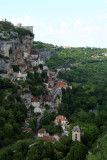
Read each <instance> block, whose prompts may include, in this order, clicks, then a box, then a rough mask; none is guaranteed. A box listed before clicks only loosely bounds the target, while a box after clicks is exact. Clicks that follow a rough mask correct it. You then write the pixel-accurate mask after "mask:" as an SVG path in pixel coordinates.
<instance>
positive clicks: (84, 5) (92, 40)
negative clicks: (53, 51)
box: [0, 0, 107, 48]
mask: <svg viewBox="0 0 107 160" xmlns="http://www.w3.org/2000/svg"><path fill="white" fill-rule="evenodd" d="M2 19H7V20H8V21H11V22H12V23H13V24H14V25H17V23H22V25H24V26H25V25H28V26H30V25H31V26H34V34H35V41H42V42H46V43H52V44H54V45H58V46H71V47H87V46H88V47H100V48H107V0H0V20H2Z"/></svg>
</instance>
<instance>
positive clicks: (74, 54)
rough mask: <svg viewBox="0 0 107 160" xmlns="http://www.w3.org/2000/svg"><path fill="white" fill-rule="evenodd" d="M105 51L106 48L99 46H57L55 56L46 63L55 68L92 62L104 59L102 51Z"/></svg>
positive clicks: (106, 50)
mask: <svg viewBox="0 0 107 160" xmlns="http://www.w3.org/2000/svg"><path fill="white" fill-rule="evenodd" d="M105 52H107V49H106V48H104V49H101V48H90V47H87V48H83V47H81V48H79V47H78V48H73V47H71V48H67V49H64V48H61V47H59V48H57V50H56V56H54V57H51V58H50V59H49V60H48V61H47V65H48V66H49V67H50V68H52V69H56V67H60V66H62V67H70V66H73V64H76V63H82V64H85V63H87V62H88V63H93V62H96V61H103V60H104V61H105V60H107V57H105V56H104V55H103V54H102V53H105Z"/></svg>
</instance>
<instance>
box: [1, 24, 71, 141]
mask: <svg viewBox="0 0 107 160" xmlns="http://www.w3.org/2000/svg"><path fill="white" fill-rule="evenodd" d="M18 27H19V28H23V26H21V25H20V26H19V25H18ZM24 28H26V26H24ZM29 28H30V27H27V29H29ZM30 31H31V28H30ZM27 39H31V38H30V37H29V36H26V37H25V38H24V41H23V44H21V45H23V47H21V48H22V49H23V54H22V55H21V54H20V51H18V53H17V52H16V51H15V52H16V57H15V55H14V54H13V53H14V52H13V48H12V45H11V44H9V45H8V44H7V42H6V41H4V42H2V43H1V42H0V47H1V67H0V70H1V71H2V73H1V74H0V77H1V78H9V79H10V80H11V82H13V83H15V84H20V82H26V80H28V79H29V78H28V75H29V74H31V75H32V76H34V72H35V69H36V72H38V73H39V74H40V75H41V74H45V77H47V80H43V81H44V82H43V84H44V86H45V88H46V91H47V94H45V95H40V96H39V97H38V96H33V95H32V93H31V92H30V90H29V86H25V87H24V88H22V89H21V91H26V92H27V93H26V92H23V95H21V99H22V100H23V102H24V104H25V105H26V108H27V109H28V110H29V111H28V114H27V115H28V117H26V119H25V123H24V125H23V127H22V131H23V132H29V131H31V130H32V129H31V128H29V119H30V118H32V116H34V115H36V116H34V117H33V118H34V119H35V118H36V119H37V123H38V124H37V127H36V126H35V127H36V128H35V137H36V138H37V137H42V138H43V140H46V141H47V140H49V141H51V142H54V141H55V140H59V138H60V137H61V134H60V136H59V135H54V136H53V137H52V136H50V135H49V133H46V130H45V129H39V121H40V118H41V117H42V116H43V113H44V111H45V110H46V107H48V112H49V113H52V112H56V113H58V106H59V104H61V101H62V88H64V89H66V88H67V87H68V85H67V83H66V82H64V81H63V80H60V79H57V74H58V72H59V71H60V70H61V68H57V72H54V71H52V70H49V68H48V66H47V65H46V64H45V59H46V57H44V56H42V55H41V54H40V53H39V52H38V51H37V50H35V49H30V46H31V44H32V40H30V41H28V40H27ZM9 43H11V42H9ZM14 43H16V42H14ZM15 45H16V44H15ZM19 45H20V44H19ZM25 46H26V48H25ZM15 50H16V49H15ZM10 52H11V53H10ZM3 56H4V57H3ZM5 58H7V59H8V63H10V64H9V66H8V67H7V68H6V70H7V71H6V70H5V69H2V68H3V67H2V66H3V65H5V64H3V59H5ZM4 63H5V62H4ZM68 70H69V69H68ZM69 87H70V88H71V89H72V86H69ZM21 91H19V93H21ZM31 108H33V110H32V111H31ZM58 117H59V118H58ZM58 117H56V120H55V122H54V123H55V125H58V124H59V125H61V126H62V129H63V132H62V133H63V135H64V134H65V135H68V131H67V130H66V129H67V128H68V126H69V125H68V121H67V120H66V117H64V116H61V115H59V116H58ZM38 119H39V121H38ZM38 129H39V130H38ZM41 134H42V135H41ZM58 134H59V133H58ZM55 137H56V138H55ZM53 139H54V140H53Z"/></svg>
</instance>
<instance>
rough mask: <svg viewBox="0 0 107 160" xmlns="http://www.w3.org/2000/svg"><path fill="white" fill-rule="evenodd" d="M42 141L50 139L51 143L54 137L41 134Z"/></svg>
mask: <svg viewBox="0 0 107 160" xmlns="http://www.w3.org/2000/svg"><path fill="white" fill-rule="evenodd" d="M42 139H43V140H44V141H50V142H52V143H54V142H55V138H54V137H53V136H43V138H42Z"/></svg>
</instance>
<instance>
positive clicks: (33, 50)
mask: <svg viewBox="0 0 107 160" xmlns="http://www.w3.org/2000/svg"><path fill="white" fill-rule="evenodd" d="M30 56H31V59H38V57H39V53H38V52H37V51H36V50H35V49H31V52H30Z"/></svg>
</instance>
